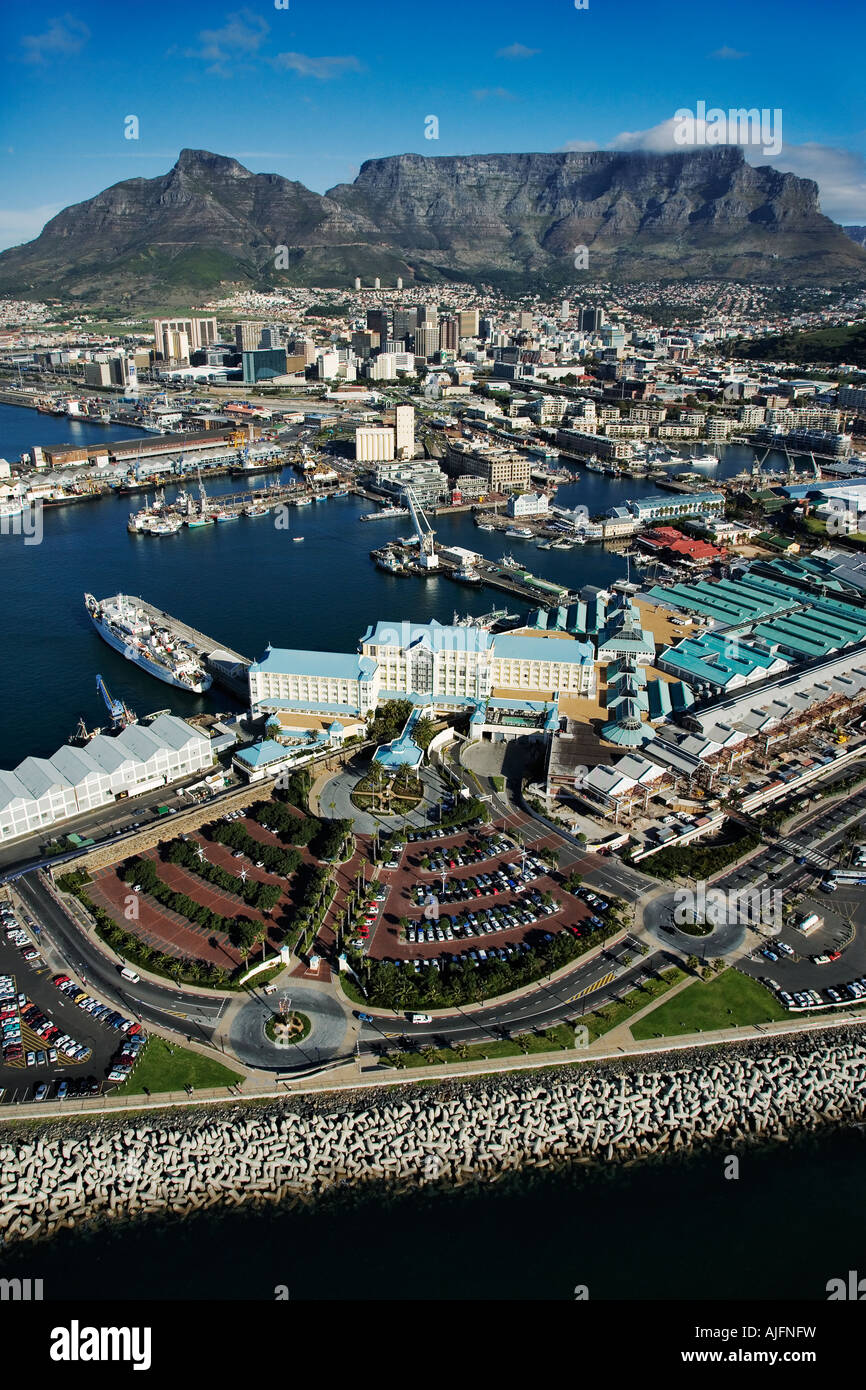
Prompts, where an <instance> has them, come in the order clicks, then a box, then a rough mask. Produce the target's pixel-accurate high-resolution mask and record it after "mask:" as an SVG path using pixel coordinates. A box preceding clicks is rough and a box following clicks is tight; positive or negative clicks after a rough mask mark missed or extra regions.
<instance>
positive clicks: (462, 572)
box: [454, 565, 484, 584]
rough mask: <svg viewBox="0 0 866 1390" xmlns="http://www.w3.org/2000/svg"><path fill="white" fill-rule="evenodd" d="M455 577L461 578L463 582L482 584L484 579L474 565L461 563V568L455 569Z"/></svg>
mask: <svg viewBox="0 0 866 1390" xmlns="http://www.w3.org/2000/svg"><path fill="white" fill-rule="evenodd" d="M454 578H455V579H459V581H460V583H461V584H482V583H483V582H484V581H483V580H482V578H481V575H480V574H479V573H478V571H477V569H475V568H474V567H473V566H472V565H461V567H460V569H459V570H455V571H454Z"/></svg>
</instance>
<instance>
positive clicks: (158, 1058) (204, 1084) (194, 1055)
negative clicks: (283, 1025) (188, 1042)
mask: <svg viewBox="0 0 866 1390" xmlns="http://www.w3.org/2000/svg"><path fill="white" fill-rule="evenodd" d="M242 1079H243V1078H242V1076H241V1075H240V1074H239V1073H238V1072H236V1071H229V1069H228V1067H224V1066H223V1065H222V1063H221V1062H217V1061H215V1060H214V1059H213V1058H212V1057H205V1056H203V1055H202V1053H200V1052H190V1050H189V1048H186V1047H177V1046H176V1045H175V1044H174V1043H167V1042H166V1041H165V1039H164V1038H158V1037H151V1038H149V1039H148V1041H147V1046H146V1047H145V1049H144V1052H143V1054H142V1058H141V1061H140V1062H139V1064H138V1066H137V1067H136V1068H135V1071H134V1072H133V1073H132V1076H131V1077H130V1078H129V1080H128V1081H124V1082H123V1083H122V1085H120V1086H118V1088H117V1094H118V1095H120V1096H140V1095H143V1094H144V1092H145V1090H148V1091H150V1092H151V1093H152V1094H154V1095H156V1094H158V1093H159V1092H160V1091H182V1090H183V1089H184V1087H186V1086H193V1087H195V1089H196V1090H198V1091H208V1090H211V1089H212V1088H213V1087H216V1086H230V1085H231V1084H232V1082H233V1081H241V1080H242Z"/></svg>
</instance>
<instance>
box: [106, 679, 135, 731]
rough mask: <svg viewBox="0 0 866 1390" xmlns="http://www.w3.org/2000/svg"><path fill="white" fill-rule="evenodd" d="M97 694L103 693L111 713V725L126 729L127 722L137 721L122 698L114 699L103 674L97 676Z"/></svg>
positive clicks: (114, 727)
mask: <svg viewBox="0 0 866 1390" xmlns="http://www.w3.org/2000/svg"><path fill="white" fill-rule="evenodd" d="M96 690H97V694H99V695H101V696H102V698H103V700H104V702H105V708H106V709H107V710H108V713H109V714H110V715H111V727H112V728H113V729H125V728H126V726H127V724H134V723H135V715H134V714H133V712H132V710H131V709H129V707H128V706H127V705H125V704H124V703H123V701H122V700H113V699H112V698H111V696H110V694H109V693H108V686H107V685H106V684H105V681H104V680H103V679H102V677H101V676H97V677H96Z"/></svg>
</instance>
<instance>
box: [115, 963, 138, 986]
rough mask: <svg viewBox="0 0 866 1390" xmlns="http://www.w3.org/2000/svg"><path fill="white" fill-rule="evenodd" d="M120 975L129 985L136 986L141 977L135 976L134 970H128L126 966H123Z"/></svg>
mask: <svg viewBox="0 0 866 1390" xmlns="http://www.w3.org/2000/svg"><path fill="white" fill-rule="evenodd" d="M120 973H121V976H122V977H123V979H124V980H129V981H130V983H131V984H134V985H137V984H138V982H139V980H140V979H141V976H140V975H136V973H135V971H134V970H130V968H129V966H128V965H125V966H124V967H123V969H122V970H121V972H120Z"/></svg>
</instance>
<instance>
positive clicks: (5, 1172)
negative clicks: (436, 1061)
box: [0, 1030, 866, 1248]
mask: <svg viewBox="0 0 866 1390" xmlns="http://www.w3.org/2000/svg"><path fill="white" fill-rule="evenodd" d="M664 1061H667V1059H662V1058H656V1059H652V1058H650V1059H641V1063H640V1064H638V1065H634V1066H621V1067H619V1068H611V1067H604V1068H601V1067H600V1068H595V1067H586V1066H584V1067H580V1068H577V1069H575V1070H574V1071H572V1072H570V1073H567V1074H563V1073H558V1074H557V1075H556V1078H555V1079H554V1078H553V1077H551V1076H550V1075H548V1074H535V1075H532V1076H529V1077H527V1078H525V1079H523V1080H521V1081H519V1082H518V1081H515V1080H513V1079H512V1078H509V1079H508V1080H503V1081H499V1080H495V1081H483V1082H475V1083H472V1084H471V1085H467V1086H462V1087H461V1086H453V1085H450V1086H449V1085H443V1086H442V1087H440V1088H437V1089H435V1090H434V1089H430V1090H427V1089H426V1088H425V1090H424V1091H423V1093H418V1092H416V1091H414V1090H412V1091H405V1090H402V1089H401V1090H400V1091H394V1092H382V1093H380V1094H378V1095H377V1096H376V1097H375V1098H374V1099H373V1100H372V1102H370V1101H368V1102H367V1103H365V1104H362V1103H361V1102H357V1103H353V1102H352V1101H349V1100H348V1099H347V1098H346V1096H345V1095H336V1096H331V1097H323V1098H322V1099H321V1100H317V1101H315V1102H309V1103H304V1104H303V1105H302V1104H300V1103H295V1104H293V1103H292V1102H286V1103H285V1104H284V1105H269V1106H267V1107H265V1106H250V1107H233V1108H232V1109H230V1110H229V1109H227V1110H226V1111H224V1112H220V1113H217V1114H213V1113H211V1114H209V1115H207V1116H200V1117H190V1118H189V1119H185V1120H184V1121H179V1120H176V1119H175V1118H174V1117H173V1116H171V1114H170V1112H165V1113H164V1114H163V1115H161V1116H160V1117H158V1118H156V1117H151V1116H145V1115H141V1116H139V1117H136V1118H135V1119H132V1120H126V1121H124V1122H110V1121H99V1122H97V1123H94V1124H92V1125H85V1124H81V1123H79V1124H70V1125H69V1126H68V1127H67V1126H65V1125H64V1124H63V1123H61V1124H59V1125H52V1124H47V1125H45V1126H43V1127H42V1128H41V1131H40V1132H38V1133H34V1131H33V1130H28V1132H27V1133H26V1135H22V1134H21V1133H20V1132H17V1131H16V1130H15V1128H14V1127H11V1126H7V1127H6V1129H5V1130H4V1132H3V1136H2V1138H3V1142H2V1145H0V1172H2V1178H0V1194H2V1196H0V1208H2V1216H0V1233H2V1237H3V1241H4V1243H5V1245H6V1246H7V1248H8V1247H9V1246H11V1245H13V1244H15V1243H17V1242H20V1241H24V1240H27V1239H33V1238H36V1237H39V1236H43V1235H49V1234H51V1233H53V1232H55V1231H57V1230H59V1229H62V1228H64V1227H68V1228H76V1227H80V1226H83V1225H86V1224H87V1223H90V1222H94V1221H97V1220H100V1219H104V1218H115V1219H121V1218H128V1217H131V1216H132V1217H136V1216H157V1215H160V1214H166V1213H174V1214H181V1215H182V1214H186V1213H190V1212H193V1211H196V1210H202V1209H208V1208H213V1207H218V1208H226V1207H232V1206H240V1205H242V1204H243V1203H245V1202H249V1201H256V1200H258V1201H268V1202H278V1201H281V1200H284V1199H286V1198H289V1197H292V1196H299V1195H310V1196H312V1195H314V1194H317V1193H321V1192H324V1191H327V1190H329V1189H331V1188H333V1187H336V1186H339V1185H344V1184H346V1183H348V1184H362V1183H365V1182H370V1181H371V1180H374V1181H382V1180H386V1181H390V1182H396V1183H403V1184H418V1183H419V1182H421V1183H425V1182H430V1183H432V1182H439V1183H443V1182H444V1183H449V1184H459V1183H461V1182H468V1181H472V1180H478V1179H481V1180H485V1179H486V1180H490V1179H492V1178H494V1177H496V1176H498V1175H500V1174H502V1173H505V1172H508V1171H516V1170H518V1169H520V1168H523V1167H531V1166H533V1165H534V1166H550V1165H552V1164H554V1163H556V1162H578V1161H581V1160H583V1161H586V1160H595V1161H606V1162H614V1161H628V1160H636V1159H648V1158H652V1157H656V1158H657V1157H664V1156H665V1155H668V1154H677V1153H684V1152H686V1151H688V1150H689V1149H690V1148H694V1147H705V1146H707V1145H712V1144H718V1143H723V1144H724V1145H725V1146H732V1147H736V1146H737V1145H746V1144H748V1143H750V1142H753V1141H755V1140H758V1141H760V1142H765V1141H769V1140H772V1139H779V1138H784V1137H786V1136H787V1135H788V1134H789V1133H791V1132H793V1131H794V1130H809V1129H817V1128H820V1127H821V1126H825V1125H844V1124H851V1123H853V1122H855V1121H858V1120H861V1119H862V1118H863V1116H864V1112H866V1043H864V1040H863V1037H862V1034H858V1033H857V1032H855V1031H854V1030H852V1033H851V1034H850V1035H847V1036H845V1037H844V1038H840V1037H838V1036H834V1037H829V1036H828V1037H827V1038H826V1039H820V1040H818V1041H816V1039H815V1037H814V1035H813V1036H812V1037H810V1038H809V1039H808V1040H804V1041H803V1042H802V1043H795V1042H793V1041H792V1040H790V1039H788V1040H786V1042H785V1044H784V1046H783V1047H778V1048H777V1047H774V1046H772V1045H770V1044H767V1045H764V1046H761V1047H759V1046H757V1045H755V1046H753V1047H748V1048H747V1047H743V1048H740V1049H738V1050H737V1051H736V1052H735V1051H730V1052H727V1053H723V1052H719V1053H717V1054H714V1055H712V1056H710V1057H707V1056H706V1055H703V1056H700V1057H697V1056H696V1057H695V1058H694V1060H692V1059H690V1060H689V1063H688V1065H686V1066H682V1067H680V1068H677V1069H667V1068H666V1067H665V1066H664V1065H662V1064H661V1063H663V1062H664ZM654 1063H655V1065H654Z"/></svg>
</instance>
